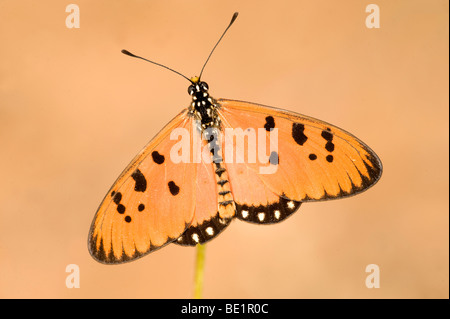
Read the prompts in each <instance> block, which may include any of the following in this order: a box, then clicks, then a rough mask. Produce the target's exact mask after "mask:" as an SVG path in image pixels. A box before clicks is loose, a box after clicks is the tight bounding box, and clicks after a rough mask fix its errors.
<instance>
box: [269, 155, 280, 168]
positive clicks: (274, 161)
mask: <svg viewBox="0 0 450 319" xmlns="http://www.w3.org/2000/svg"><path fill="white" fill-rule="evenodd" d="M269 163H270V164H272V165H278V164H279V163H280V157H279V156H278V153H277V152H272V153H270V156H269Z"/></svg>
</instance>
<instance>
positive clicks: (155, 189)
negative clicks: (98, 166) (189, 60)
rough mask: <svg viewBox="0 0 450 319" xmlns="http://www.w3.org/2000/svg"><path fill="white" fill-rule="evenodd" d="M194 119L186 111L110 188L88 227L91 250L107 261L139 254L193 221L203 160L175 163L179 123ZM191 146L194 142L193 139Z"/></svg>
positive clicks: (186, 124) (188, 125)
mask: <svg viewBox="0 0 450 319" xmlns="http://www.w3.org/2000/svg"><path fill="white" fill-rule="evenodd" d="M193 122H194V120H193V118H192V117H191V116H190V115H189V114H188V111H187V110H184V111H182V112H181V113H180V114H179V115H178V116H176V117H175V118H174V119H173V120H172V121H171V122H170V123H169V124H168V125H167V126H166V127H165V128H163V129H162V130H161V132H159V133H158V134H157V135H156V137H155V138H154V139H153V140H151V141H150V143H149V144H148V145H147V146H146V147H145V148H144V149H143V150H142V151H141V152H140V153H139V154H138V155H137V156H136V157H135V158H134V159H133V161H132V162H131V163H130V164H129V165H128V167H127V168H126V169H125V170H124V171H123V172H122V174H121V175H120V176H119V178H118V179H117V180H116V182H115V183H114V185H113V186H112V187H111V189H110V190H109V191H108V193H107V195H106V196H105V198H104V200H103V202H102V203H101V205H100V207H99V208H98V210H97V213H96V215H95V217H94V220H93V222H92V225H91V229H90V232H89V251H90V253H91V255H92V256H93V257H94V258H95V259H96V260H98V261H100V262H102V263H121V262H125V261H129V260H133V259H136V258H139V257H141V256H143V255H145V254H147V253H149V252H151V251H154V250H155V249H158V248H160V247H162V246H164V245H166V244H167V243H170V242H172V241H174V240H175V239H177V238H178V237H179V236H180V235H181V234H182V233H183V232H184V231H185V230H186V228H187V227H188V226H189V225H190V224H191V222H192V219H193V216H194V207H195V198H196V192H195V191H196V175H197V166H198V164H195V163H192V161H188V163H183V162H180V163H177V164H175V163H173V161H171V150H172V148H173V147H174V146H175V144H176V143H179V142H178V141H177V140H171V139H170V135H171V132H172V131H173V130H175V129H177V128H182V129H185V131H186V132H189V135H188V136H189V138H191V141H190V142H191V143H194V141H192V136H193V130H195V127H194V123H193ZM189 145H192V144H189Z"/></svg>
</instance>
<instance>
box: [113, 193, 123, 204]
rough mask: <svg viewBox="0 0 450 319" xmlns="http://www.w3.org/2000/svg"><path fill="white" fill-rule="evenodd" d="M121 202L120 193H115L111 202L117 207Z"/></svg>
mask: <svg viewBox="0 0 450 319" xmlns="http://www.w3.org/2000/svg"><path fill="white" fill-rule="evenodd" d="M121 200H122V193H120V192H118V193H115V194H114V197H113V202H114V203H116V204H117V205H118V204H119V203H120V201H121Z"/></svg>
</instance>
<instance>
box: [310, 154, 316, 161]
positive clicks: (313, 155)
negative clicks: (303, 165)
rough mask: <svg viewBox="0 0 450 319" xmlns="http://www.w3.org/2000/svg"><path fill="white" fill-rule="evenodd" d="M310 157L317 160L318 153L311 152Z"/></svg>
mask: <svg viewBox="0 0 450 319" xmlns="http://www.w3.org/2000/svg"><path fill="white" fill-rule="evenodd" d="M309 159H310V160H311V161H315V160H316V159H317V155H316V154H314V153H311V154H309Z"/></svg>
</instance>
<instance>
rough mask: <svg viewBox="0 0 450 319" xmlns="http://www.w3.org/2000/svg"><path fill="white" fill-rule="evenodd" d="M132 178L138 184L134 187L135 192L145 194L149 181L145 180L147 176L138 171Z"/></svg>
mask: <svg viewBox="0 0 450 319" xmlns="http://www.w3.org/2000/svg"><path fill="white" fill-rule="evenodd" d="M131 177H133V179H134V181H135V182H136V184H135V185H134V190H135V191H136V192H145V190H146V189H147V180H146V179H145V176H144V175H143V174H142V172H141V171H140V170H139V169H137V170H135V171H134V173H133V174H131Z"/></svg>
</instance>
